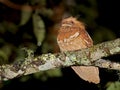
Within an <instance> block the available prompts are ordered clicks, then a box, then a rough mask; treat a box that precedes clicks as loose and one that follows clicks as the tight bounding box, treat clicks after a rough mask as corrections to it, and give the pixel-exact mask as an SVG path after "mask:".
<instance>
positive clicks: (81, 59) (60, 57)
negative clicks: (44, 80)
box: [0, 39, 120, 81]
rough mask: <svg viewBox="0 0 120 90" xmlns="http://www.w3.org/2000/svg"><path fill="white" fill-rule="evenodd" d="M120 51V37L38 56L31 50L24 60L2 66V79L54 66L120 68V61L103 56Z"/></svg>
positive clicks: (0, 78) (0, 70)
mask: <svg viewBox="0 0 120 90" xmlns="http://www.w3.org/2000/svg"><path fill="white" fill-rule="evenodd" d="M119 53H120V39H115V40H112V41H107V42H103V43H100V44H97V45H94V46H92V47H90V48H86V49H81V50H79V51H73V52H64V53H56V54H51V53H48V54H42V55H40V56H38V57H34V55H33V54H32V53H31V52H29V53H28V57H27V58H25V60H24V61H22V62H21V61H18V62H15V63H12V64H6V65H1V66H0V80H1V81H3V80H9V79H12V78H15V77H18V76H22V75H27V74H31V73H35V72H39V71H45V70H48V69H53V68H60V67H68V66H72V65H88V66H89V65H94V66H97V67H100V68H108V69H116V70H120V63H117V62H111V61H109V60H103V59H101V58H103V57H107V56H110V55H113V54H119Z"/></svg>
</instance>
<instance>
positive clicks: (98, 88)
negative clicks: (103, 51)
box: [0, 0, 120, 90]
mask: <svg viewBox="0 0 120 90" xmlns="http://www.w3.org/2000/svg"><path fill="white" fill-rule="evenodd" d="M11 1H13V2H15V3H17V4H23V3H24V2H27V0H26V1H24V0H23V1H21V0H17V1H15V0H11ZM68 1H69V0H68ZM75 1H76V2H77V3H76V5H81V4H82V5H85V6H86V7H89V3H88V1H89V0H86V1H85V0H75ZM95 1H96V3H97V4H96V5H97V12H98V17H97V18H95V19H94V20H93V21H94V23H96V24H97V26H95V27H92V26H90V25H91V24H90V23H87V27H88V32H89V33H90V34H91V35H95V34H96V33H95V32H96V31H97V30H96V31H95V30H93V31H92V29H97V27H98V26H102V27H105V28H107V29H109V30H110V32H113V33H114V36H115V37H114V38H104V39H103V40H96V38H95V37H94V36H91V37H94V40H95V41H98V42H96V43H100V42H102V41H106V40H112V39H115V38H119V37H120V29H119V26H120V23H119V20H120V14H119V8H120V5H119V2H118V1H115V0H114V1H113V0H95ZM60 2H61V0H58V1H55V0H48V1H47V8H53V7H56V6H57V5H59V3H60ZM0 7H1V11H0V21H1V22H2V21H4V20H7V21H11V22H14V23H16V24H17V23H19V19H20V12H19V10H14V9H11V8H9V7H7V6H6V5H4V4H2V3H1V4H0ZM70 8H71V7H70ZM73 8H76V7H73ZM68 10H69V8H68ZM86 12H87V11H86ZM14 13H15V14H14ZM16 13H17V14H16ZM73 13H74V12H73ZM79 14H80V15H81V18H83V20H84V21H85V18H86V17H85V14H84V13H83V12H81V11H79V10H78V11H77V13H75V14H74V15H75V16H77V15H79ZM74 15H73V16H74ZM88 16H89V15H88ZM43 19H44V20H45V22H46V21H47V20H48V21H47V23H46V25H48V24H49V23H48V22H50V23H51V22H53V21H51V20H49V19H45V17H43ZM85 22H87V21H85ZM28 26H29V27H28ZM30 26H31V20H30V21H29V22H28V23H27V24H26V25H25V26H23V27H20V29H22V30H21V31H20V33H19V34H21V35H22V33H23V32H24V30H25V29H24V28H27V29H29V28H31V27H30ZM48 26H49V25H48ZM50 26H51V25H50ZM99 31H100V30H99ZM29 33H30V34H31V33H32V31H31V32H29ZM100 34H101V36H102V35H103V36H104V34H105V35H106V37H107V33H106V32H105V33H104V31H103V32H102V33H100ZM1 35H2V34H1ZM31 35H32V34H31ZM2 36H3V37H1V38H4V39H5V41H6V42H10V43H14V45H15V46H18V45H19V44H20V43H22V42H25V41H26V40H21V37H18V34H17V35H14V36H13V35H10V33H6V34H5V35H2ZM16 37H17V39H16V40H13V38H16ZM33 37H34V36H33ZM8 38H9V39H8ZM34 38H35V37H34ZM34 38H33V39H34ZM32 42H33V43H36V41H35V40H32ZM1 46H2V45H1ZM39 49H40V48H38V50H39ZM13 56H14V55H13ZM109 58H112V59H113V60H114V59H117V60H119V55H115V56H113V57H109ZM61 70H62V73H63V76H61V77H49V78H48V79H47V80H46V81H42V80H39V79H36V78H34V77H33V75H29V76H30V78H29V79H28V80H27V81H25V82H20V80H19V78H15V79H13V80H9V81H6V82H3V86H2V87H1V90H16V89H23V90H24V89H34V90H35V89H41V90H56V89H57V90H59V89H73V90H77V89H79V90H88V89H90V90H105V89H106V84H107V82H110V81H117V80H118V79H119V76H118V75H117V73H118V71H115V70H107V69H100V78H101V83H100V84H98V85H95V84H92V83H88V82H86V81H84V80H82V79H80V78H79V77H78V76H77V75H76V74H75V73H74V71H73V70H72V69H71V68H70V67H67V68H62V69H61Z"/></svg>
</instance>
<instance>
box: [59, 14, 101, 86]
mask: <svg viewBox="0 0 120 90" xmlns="http://www.w3.org/2000/svg"><path fill="white" fill-rule="evenodd" d="M57 43H58V46H59V48H60V51H61V52H66V51H76V50H80V49H83V48H88V47H91V46H93V40H92V39H91V37H90V36H89V34H88V32H87V31H86V29H85V24H84V23H83V22H82V21H79V20H77V19H76V18H75V17H73V16H70V17H67V18H64V19H63V20H62V21H61V25H60V28H59V30H58V35H57ZM71 68H72V69H73V70H74V71H75V73H76V74H77V75H78V76H79V77H80V78H81V79H83V80H85V81H88V82H89V83H94V84H99V83H100V77H99V68H98V67H95V66H71Z"/></svg>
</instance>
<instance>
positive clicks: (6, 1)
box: [0, 0, 45, 11]
mask: <svg viewBox="0 0 120 90" xmlns="http://www.w3.org/2000/svg"><path fill="white" fill-rule="evenodd" d="M0 3H3V4H4V5H6V6H8V7H10V8H13V9H15V10H22V8H23V7H25V6H26V7H29V8H31V9H32V10H35V9H40V8H44V7H45V6H44V5H43V6H42V5H41V6H40V5H39V6H30V5H19V4H15V3H13V2H11V1H10V0H0ZM29 8H28V10H29ZM26 11H27V10H26Z"/></svg>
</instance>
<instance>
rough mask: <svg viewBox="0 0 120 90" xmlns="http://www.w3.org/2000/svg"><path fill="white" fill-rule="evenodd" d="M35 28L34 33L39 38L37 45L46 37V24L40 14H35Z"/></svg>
mask: <svg viewBox="0 0 120 90" xmlns="http://www.w3.org/2000/svg"><path fill="white" fill-rule="evenodd" d="M32 18H33V28H34V34H35V37H36V39H37V45H38V46H41V44H42V42H43V40H44V38H45V24H44V21H43V20H42V18H41V17H40V16H39V15H38V14H36V13H35V14H33V16H32Z"/></svg>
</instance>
